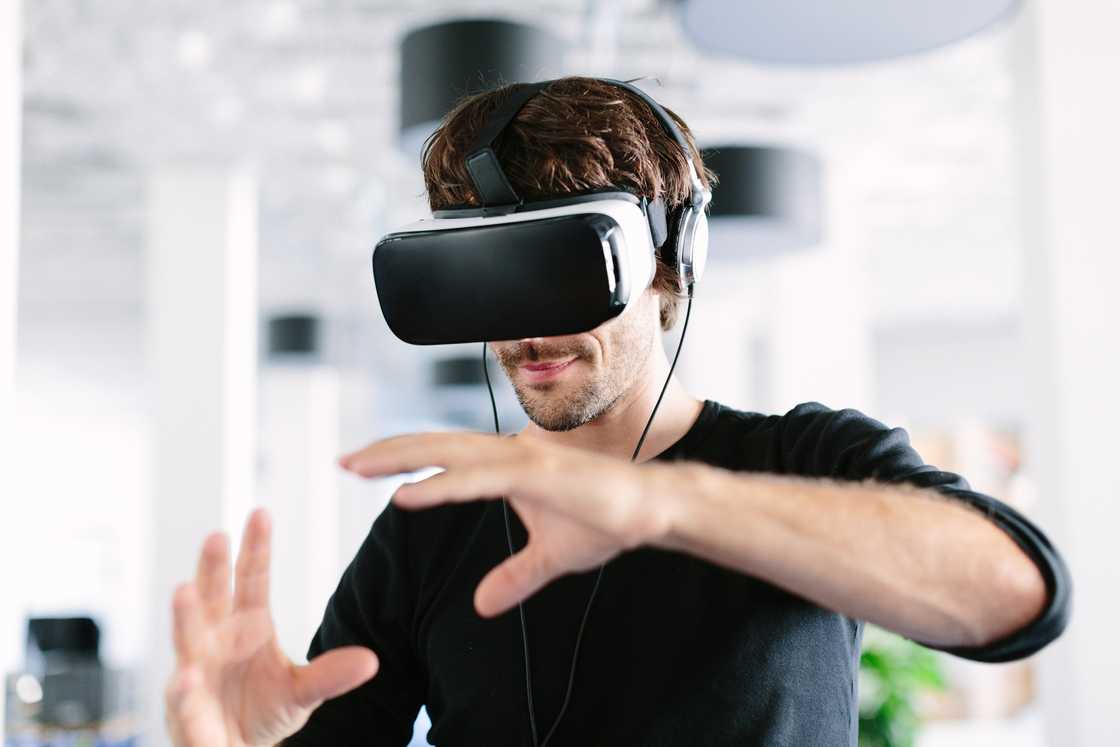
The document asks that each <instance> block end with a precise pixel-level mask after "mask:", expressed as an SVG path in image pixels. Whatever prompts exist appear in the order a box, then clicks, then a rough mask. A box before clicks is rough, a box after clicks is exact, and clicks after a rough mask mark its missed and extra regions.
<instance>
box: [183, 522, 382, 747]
mask: <svg viewBox="0 0 1120 747" xmlns="http://www.w3.org/2000/svg"><path fill="white" fill-rule="evenodd" d="M270 533H271V530H270V521H269V518H268V515H267V513H266V512H265V511H264V510H263V509H258V510H257V511H255V512H254V513H253V514H252V516H250V517H249V521H248V522H247V523H246V525H245V534H244V538H243V540H242V545H241V550H240V552H239V554H238V558H237V572H236V583H235V588H234V590H233V591H232V593H231V590H230V576H231V569H230V561H229V542H228V540H227V538H226V537H225V535H224V534H220V533H215V534H212V535H210V536H209V537H207V539H206V542H205V543H204V544H203V547H202V553H201V555H200V557H199V561H198V573H197V575H196V577H195V579H194V581H191V582H187V583H185V584H183V585H181V586H180V587H179V588H178V589H177V590H176V592H175V597H174V600H173V602H172V608H173V617H174V641H175V652H176V657H177V660H178V664H177V667H176V669H175V672H174V674H172V676H171V678H170V680H169V681H168V684H167V689H166V692H165V696H166V706H167V711H166V715H167V727H168V731H169V732H170V733H171V738H172V740H173V741H174V743H175V744H176V745H179V747H203V746H205V747H249V746H250V745H252V746H254V747H255V746H256V745H274V744H277V743H278V742H280V740H282V739H283V738H284V737H287V736H289V735H290V734H293V733H295V732H296V731H297V730H298V729H299V728H300V727H301V726H303V724H304V723H305V722H306V721H307V719H308V717H309V716H310V715H311V712H312V711H314V710H315V708H317V707H318V706H319V704H320V703H322V702H323V701H324V700H326V699H328V698H332V697H334V696H336V695H339V694H341V693H344V692H346V691H348V690H351V689H353V688H354V687H357V686H358V685H360V684H361V683H363V682H365V681H366V680H368V679H369V678H370V677H372V676H373V675H374V674H375V673H376V672H377V666H378V662H377V657H376V656H375V655H374V653H373V652H372V651H370V650H369V649H366V648H362V647H360V646H347V647H343V648H338V649H334V650H332V651H328V652H326V653H324V654H322V655H321V656H319V657H317V658H316V659H315V660H314V661H312V662H311V663H310V664H307V665H305V666H296V665H295V664H293V663H292V662H291V661H290V660H289V659H288V657H287V656H285V655H284V653H283V651H281V649H280V646H279V644H278V642H277V640H276V630H275V628H274V626H273V624H272V615H271V612H270V611H269V607H268V586H269V553H270Z"/></svg>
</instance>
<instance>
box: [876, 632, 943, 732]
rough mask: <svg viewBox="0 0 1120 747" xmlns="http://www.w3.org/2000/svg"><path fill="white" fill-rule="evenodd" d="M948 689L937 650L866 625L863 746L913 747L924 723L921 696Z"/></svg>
mask: <svg viewBox="0 0 1120 747" xmlns="http://www.w3.org/2000/svg"><path fill="white" fill-rule="evenodd" d="M943 689H945V676H944V674H943V673H942V671H941V666H940V662H939V661H938V659H937V656H936V654H934V652H932V651H930V650H929V649H927V648H924V647H922V646H919V645H918V644H916V643H914V642H913V641H908V640H906V639H905V638H903V637H901V636H898V635H895V634H894V633H889V632H887V631H885V630H883V629H882V628H877V627H875V626H873V625H868V626H866V628H865V629H864V635H863V649H862V652H861V654H860V661H859V744H860V747H913V745H914V740H915V738H916V737H917V735H918V730H919V728H920V726H921V722H920V719H919V718H918V709H917V700H918V697H919V695H920V694H921V693H922V692H923V691H928V690H943Z"/></svg>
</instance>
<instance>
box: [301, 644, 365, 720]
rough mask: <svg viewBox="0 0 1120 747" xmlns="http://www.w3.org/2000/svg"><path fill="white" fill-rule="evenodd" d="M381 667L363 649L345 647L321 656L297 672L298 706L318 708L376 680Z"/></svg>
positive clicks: (359, 647) (360, 647)
mask: <svg viewBox="0 0 1120 747" xmlns="http://www.w3.org/2000/svg"><path fill="white" fill-rule="evenodd" d="M379 666H380V662H379V661H378V660H377V656H376V655H375V654H374V653H373V652H372V651H370V650H369V649H368V648H365V647H363V646H343V647H341V648H336V649H332V650H330V651H327V652H326V653H323V654H320V655H319V656H317V657H315V658H314V659H312V660H311V662H310V663H308V664H306V665H305V666H302V667H296V669H295V673H294V678H295V679H294V682H293V683H292V687H293V692H294V694H295V700H296V703H297V704H298V705H299V706H300V707H301V708H316V707H318V705H319V704H320V703H322V702H323V701H324V700H328V699H329V698H333V697H336V696H338V695H341V694H342V693H344V692H348V691H350V690H353V689H354V688H355V687H357V686H358V685H360V684H362V683H363V682H365V681H366V680H368V679H369V678H371V677H373V676H374V675H375V674H377V670H378V667H379Z"/></svg>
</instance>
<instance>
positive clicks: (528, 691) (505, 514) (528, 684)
mask: <svg viewBox="0 0 1120 747" xmlns="http://www.w3.org/2000/svg"><path fill="white" fill-rule="evenodd" d="M482 375H483V376H485V377H486V389H487V391H489V392H490V407H491V409H493V411H494V433H495V434H497V435H499V436H500V435H501V433H502V429H501V427H500V426H499V425H498V404H497V403H496V402H495V401H494V387H492V386H490V369H489V367H488V366H487V365H486V343H485V342H484V343H482ZM502 518H503V519H504V520H505V524H506V544H507V545H508V546H509V555H510V557H511V558H512V557H513V535H512V534H511V532H510V528H509V508H508V507H507V504H506V499H505V498H503V499H502ZM517 613H518V615H520V616H521V647H522V649H523V651H524V652H525V697H526V698H527V699H528V701H529V729H530V730H531V731H532V732H533V744H534V745H536V744H537V717H536V709H535V708H534V707H533V683H532V681H531V679H530V676H529V671H530V670H529V635H528V633H527V632H526V627H525V608H524V607H522V606H521V603H520V602H518V603H517Z"/></svg>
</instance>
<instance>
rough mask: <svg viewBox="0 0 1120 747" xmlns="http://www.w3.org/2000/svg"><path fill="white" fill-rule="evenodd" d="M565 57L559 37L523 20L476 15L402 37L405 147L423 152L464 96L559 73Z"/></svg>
mask: <svg viewBox="0 0 1120 747" xmlns="http://www.w3.org/2000/svg"><path fill="white" fill-rule="evenodd" d="M563 61H564V44H563V42H562V41H561V40H560V39H559V38H558V37H556V36H555V35H553V34H551V33H549V32H548V31H545V30H544V29H540V28H537V27H535V26H528V25H526V24H523V23H514V22H512V21H505V20H497V19H472V20H454V21H446V22H443V23H437V24H433V25H431V26H423V27H420V28H417V29H413V30H412V31H410V32H409V33H408V34H406V35H405V37H404V39H403V40H402V41H401V69H400V114H401V120H400V148H401V150H402V151H403V152H404V153H405V154H406V155H408V156H412V157H415V158H419V157H420V153H421V150H422V148H423V144H424V140H425V139H426V138H427V137H428V135H430V134H431V133H432V132H433V131H434V130H435V128H436V126H437V125H438V124H439V121H440V119H441V118H442V117H443V115H444V114H446V113H447V112H448V111H450V110H451V108H452V107H453V106H454V105H455V102H456V101H458V100H459V98H461V97H462V96H465V95H467V94H470V93H477V92H479V91H484V90H487V89H489V88H495V87H497V86H499V85H504V84H507V83H518V82H531V81H537V80H546V79H548V78H554V77H558V75H559V71H560V69H561V68H562V66H563Z"/></svg>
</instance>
